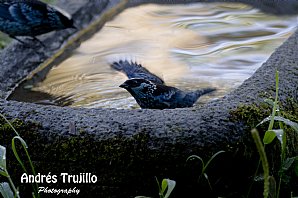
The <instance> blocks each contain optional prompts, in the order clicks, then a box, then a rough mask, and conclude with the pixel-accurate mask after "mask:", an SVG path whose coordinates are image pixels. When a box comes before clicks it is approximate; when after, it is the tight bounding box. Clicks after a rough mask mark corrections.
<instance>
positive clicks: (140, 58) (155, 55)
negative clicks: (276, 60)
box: [12, 3, 297, 109]
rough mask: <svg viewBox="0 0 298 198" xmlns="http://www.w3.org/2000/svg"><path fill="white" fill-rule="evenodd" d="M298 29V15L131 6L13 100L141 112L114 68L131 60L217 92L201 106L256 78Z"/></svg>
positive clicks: (175, 82)
mask: <svg viewBox="0 0 298 198" xmlns="http://www.w3.org/2000/svg"><path fill="white" fill-rule="evenodd" d="M296 26H297V17H293V16H292V17H278V16H273V15H268V14H265V13H262V12H260V11H259V10H257V9H254V8H252V7H250V6H247V5H244V4H225V3H215V4H200V3H197V4H189V5H171V6H161V5H144V6H140V7H136V8H130V9H127V10H125V11H124V12H122V13H121V14H119V15H118V16H117V17H115V18H114V20H112V21H110V22H108V23H106V24H105V26H104V27H103V28H102V30H101V31H100V32H98V33H97V34H95V35H94V36H93V37H92V38H91V39H89V40H88V41H86V42H84V43H82V45H81V46H80V47H79V48H78V49H76V50H75V52H74V53H73V55H72V56H71V57H70V58H68V59H67V60H65V61H64V62H62V63H61V64H60V65H57V66H55V67H54V68H52V69H51V70H50V71H49V73H48V74H47V76H46V78H45V79H44V80H43V81H41V82H38V83H36V84H32V85H30V81H29V82H28V83H29V86H28V83H26V86H25V87H20V88H18V89H17V91H16V92H15V93H14V94H13V97H12V99H16V100H24V99H25V100H26V101H29V102H36V103H43V104H54V105H60V106H66V105H68V106H73V107H92V108H99V107H104V108H125V109H131V108H139V107H138V105H137V104H136V102H135V100H134V99H133V98H132V96H131V95H130V94H129V93H128V92H126V91H125V90H124V89H121V88H119V85H120V84H121V83H123V82H124V81H125V80H126V79H127V77H126V76H125V75H124V74H122V73H119V72H116V71H114V70H112V69H111V68H110V66H109V63H111V62H113V61H117V60H120V59H126V60H131V61H136V62H138V63H141V64H142V65H143V66H144V67H146V68H147V69H149V70H150V71H151V72H153V73H155V74H156V75H158V76H160V77H162V78H163V79H164V81H165V82H166V84H167V85H170V86H175V87H177V88H180V89H182V90H195V89H199V88H201V87H215V88H217V91H216V92H215V93H214V94H212V95H210V96H205V97H202V98H201V99H200V100H199V102H198V103H197V105H199V104H202V103H206V102H208V101H210V100H213V99H215V98H219V97H222V96H224V95H225V94H226V93H228V92H229V91H231V90H233V89H235V88H236V87H237V86H239V85H240V84H241V83H242V82H243V81H244V80H245V79H247V78H249V77H250V76H251V75H252V74H253V72H254V71H255V70H256V69H257V68H258V67H260V66H261V64H262V63H263V62H264V61H265V60H266V59H268V58H269V56H270V54H271V53H272V52H273V51H274V50H275V49H276V48H277V47H278V46H279V45H281V43H282V42H283V41H284V40H285V39H287V38H288V37H289V36H290V35H291V34H292V33H293V32H294V30H295V28H296ZM21 89H23V92H22V91H20V90H21ZM24 90H25V93H26V95H23V93H24ZM18 92H19V94H18Z"/></svg>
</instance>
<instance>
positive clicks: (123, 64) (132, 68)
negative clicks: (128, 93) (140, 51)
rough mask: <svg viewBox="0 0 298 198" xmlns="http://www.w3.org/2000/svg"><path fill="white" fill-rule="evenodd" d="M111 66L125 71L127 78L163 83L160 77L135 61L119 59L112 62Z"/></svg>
mask: <svg viewBox="0 0 298 198" xmlns="http://www.w3.org/2000/svg"><path fill="white" fill-rule="evenodd" d="M111 67H112V68H113V69H115V70H117V71H120V72H123V73H125V74H126V75H127V77H128V78H129V79H131V78H141V79H145V80H149V81H151V82H154V83H156V84H164V81H163V80H162V79H161V78H159V77H158V76H156V75H155V74H152V73H151V72H149V71H148V70H147V69H146V68H144V67H142V65H140V64H137V63H132V62H128V61H126V60H125V61H122V60H120V61H119V62H114V63H112V64H111Z"/></svg>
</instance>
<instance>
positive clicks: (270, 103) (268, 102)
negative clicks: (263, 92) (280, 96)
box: [264, 98, 274, 107]
mask: <svg viewBox="0 0 298 198" xmlns="http://www.w3.org/2000/svg"><path fill="white" fill-rule="evenodd" d="M264 102H266V103H267V104H269V105H271V106H272V107H273V106H274V101H273V100H272V99H269V98H266V99H265V100H264Z"/></svg>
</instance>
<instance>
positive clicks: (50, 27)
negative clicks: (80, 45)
mask: <svg viewBox="0 0 298 198" xmlns="http://www.w3.org/2000/svg"><path fill="white" fill-rule="evenodd" d="M66 28H75V27H74V25H73V20H72V19H71V17H70V16H69V15H68V14H67V13H64V12H63V11H61V10H58V9H57V8H54V7H53V6H50V5H47V4H45V3H43V2H41V1H38V0H30V1H29V0H28V1H25V0H19V1H17V0H10V1H9V0H5V1H0V31H2V32H4V33H6V34H8V35H9V36H10V37H12V38H14V39H16V40H18V41H20V42H22V41H21V40H19V39H18V38H16V37H17V36H29V37H32V38H33V39H34V40H37V39H36V36H37V35H41V34H45V33H48V32H51V31H54V30H61V29H66Z"/></svg>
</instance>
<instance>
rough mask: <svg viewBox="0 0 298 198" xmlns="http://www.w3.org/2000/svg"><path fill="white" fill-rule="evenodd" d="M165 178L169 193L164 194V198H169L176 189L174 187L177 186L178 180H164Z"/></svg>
mask: <svg viewBox="0 0 298 198" xmlns="http://www.w3.org/2000/svg"><path fill="white" fill-rule="evenodd" d="M164 180H165V181H166V183H167V187H168V190H167V193H166V195H165V196H164V198H168V197H169V196H170V194H171V193H172V191H173V190H174V188H175V186H176V182H175V181H174V180H170V179H163V180H162V182H164Z"/></svg>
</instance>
